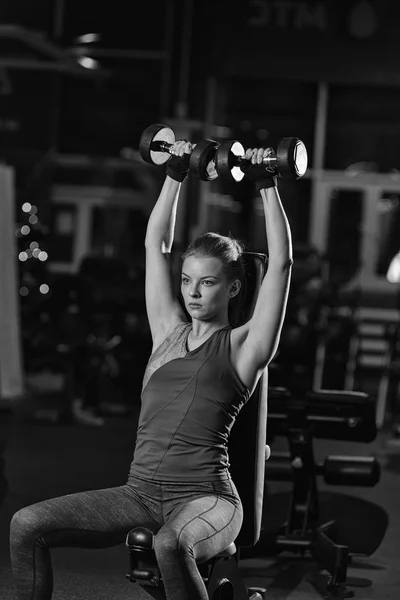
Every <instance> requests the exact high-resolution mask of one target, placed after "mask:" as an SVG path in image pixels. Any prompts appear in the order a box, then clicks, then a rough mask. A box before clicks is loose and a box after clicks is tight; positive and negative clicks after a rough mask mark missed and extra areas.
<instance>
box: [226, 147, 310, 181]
mask: <svg viewBox="0 0 400 600" xmlns="http://www.w3.org/2000/svg"><path fill="white" fill-rule="evenodd" d="M248 163H249V160H248V159H247V158H245V149H244V147H243V146H242V144H241V143H240V142H238V141H236V140H231V141H229V142H224V143H222V144H221V145H220V146H219V148H218V149H217V151H216V154H215V166H216V169H217V172H218V176H219V177H221V178H222V179H224V180H225V181H230V182H232V180H233V181H237V182H239V181H241V180H242V179H243V177H244V176H245V173H244V172H243V171H242V169H241V165H243V164H248ZM263 164H264V165H265V170H266V172H269V173H271V175H278V176H279V177H282V178H284V179H300V177H303V175H304V174H305V172H306V170H307V164H308V157H307V150H306V147H305V145H304V143H303V142H302V141H301V140H299V138H297V137H285V138H283V139H282V140H281V141H280V142H279V144H278V147H277V150H276V152H275V151H273V150H271V153H270V156H268V157H266V158H264V161H263Z"/></svg>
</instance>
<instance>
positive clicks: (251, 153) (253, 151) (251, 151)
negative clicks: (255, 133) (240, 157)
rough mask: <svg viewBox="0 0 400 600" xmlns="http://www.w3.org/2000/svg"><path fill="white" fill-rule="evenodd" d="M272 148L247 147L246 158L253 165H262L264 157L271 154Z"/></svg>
mask: <svg viewBox="0 0 400 600" xmlns="http://www.w3.org/2000/svg"><path fill="white" fill-rule="evenodd" d="M270 150H271V149H270V148H247V150H246V153H245V155H244V156H245V158H246V159H247V160H250V161H251V163H252V164H253V165H261V163H262V162H263V159H264V157H266V156H269V153H270Z"/></svg>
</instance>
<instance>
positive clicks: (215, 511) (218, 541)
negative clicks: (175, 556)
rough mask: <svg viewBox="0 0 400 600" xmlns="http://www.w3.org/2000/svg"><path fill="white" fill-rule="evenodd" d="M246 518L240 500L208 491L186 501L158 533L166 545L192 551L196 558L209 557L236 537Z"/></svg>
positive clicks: (198, 560) (157, 544)
mask: <svg viewBox="0 0 400 600" xmlns="http://www.w3.org/2000/svg"><path fill="white" fill-rule="evenodd" d="M242 522H243V509H242V505H241V503H232V502H230V501H229V500H227V499H225V498H223V497H221V496H217V495H209V496H203V497H198V498H195V499H193V500H189V501H187V502H185V503H183V504H182V505H181V506H180V507H178V508H176V509H175V510H174V511H173V512H172V513H171V514H170V516H169V518H168V520H167V522H166V523H165V525H164V526H163V527H162V528H161V529H160V530H159V532H158V533H157V535H156V539H157V538H158V543H156V547H157V546H158V547H160V542H161V543H162V545H163V546H164V547H171V546H175V548H177V549H178V550H183V551H189V552H190V553H191V552H193V557H194V558H195V560H196V562H198V563H201V562H204V561H206V560H209V559H210V558H212V557H213V556H215V555H216V554H217V553H218V552H222V551H223V550H225V548H227V546H229V544H230V543H231V542H233V541H235V539H236V538H237V536H238V534H239V532H240V528H241V526H242Z"/></svg>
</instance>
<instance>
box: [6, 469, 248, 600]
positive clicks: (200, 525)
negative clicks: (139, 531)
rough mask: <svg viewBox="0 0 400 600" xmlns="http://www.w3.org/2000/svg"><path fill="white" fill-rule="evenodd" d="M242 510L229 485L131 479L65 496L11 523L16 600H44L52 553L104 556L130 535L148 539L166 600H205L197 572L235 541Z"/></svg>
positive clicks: (228, 482) (28, 510)
mask: <svg viewBox="0 0 400 600" xmlns="http://www.w3.org/2000/svg"><path fill="white" fill-rule="evenodd" d="M242 520H243V510H242V505H241V502H240V498H239V496H238V493H237V490H236V488H235V486H234V484H233V482H232V480H230V479H227V480H225V481H218V482H210V481H206V482H192V483H165V482H163V483H161V482H153V481H147V480H143V479H139V478H137V477H133V476H131V477H130V478H129V480H128V482H127V483H126V484H125V485H122V486H119V487H115V488H108V489H102V490H92V491H87V492H80V493H76V494H69V495H67V496H61V497H59V498H54V499H51V500H45V501H43V502H39V503H37V504H33V505H31V506H27V507H25V508H22V509H21V510H19V511H18V512H17V513H15V515H14V516H13V518H12V521H11V527H10V549H11V561H12V569H13V576H14V580H15V585H16V588H17V592H18V600H50V598H51V596H52V591H53V572H52V565H51V555H50V549H51V548H60V547H71V548H72V547H79V548H107V547H111V546H115V545H117V544H122V543H124V542H125V538H126V535H127V533H128V531H129V530H130V529H132V528H133V527H136V526H144V527H148V528H149V529H152V530H153V531H154V532H156V534H155V538H154V539H155V554H156V557H157V562H158V565H159V568H160V571H161V575H162V577H163V582H164V589H165V594H166V597H167V600H172V599H173V600H189V599H190V600H207V599H208V594H207V591H206V588H205V585H204V582H203V579H202V577H201V575H200V574H199V571H198V568H197V564H196V563H201V562H204V561H206V560H208V559H209V558H211V557H212V556H214V555H215V554H217V553H218V552H221V551H222V550H224V549H225V548H226V547H227V546H228V545H229V544H230V543H231V542H232V541H234V540H235V539H236V537H237V535H238V534H239V531H240V528H241V525H242Z"/></svg>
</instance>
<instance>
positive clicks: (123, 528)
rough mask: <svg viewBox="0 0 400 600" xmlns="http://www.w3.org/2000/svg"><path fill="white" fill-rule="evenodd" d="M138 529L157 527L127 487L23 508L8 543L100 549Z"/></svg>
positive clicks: (56, 499) (16, 515) (13, 520)
mask: <svg viewBox="0 0 400 600" xmlns="http://www.w3.org/2000/svg"><path fill="white" fill-rule="evenodd" d="M139 525H141V526H146V527H149V528H151V529H153V530H154V531H156V530H157V529H158V527H159V526H158V525H157V523H156V522H155V520H154V519H153V518H152V516H151V515H150V514H149V512H148V510H147V508H146V506H145V504H144V503H143V502H142V501H141V500H140V497H139V496H138V495H137V494H136V493H135V492H134V491H132V489H130V488H129V486H119V487H115V488H107V489H100V490H90V491H85V492H79V493H75V494H68V495H66V496H60V497H58V498H52V499H50V500H45V501H43V502H38V503H37V504H33V505H31V506H27V507H25V508H22V509H21V510H20V511H18V512H17V513H16V514H15V515H14V517H13V519H12V522H11V543H12V542H13V539H15V538H19V539H21V537H22V538H25V539H27V538H30V539H32V538H34V539H35V541H36V540H37V539H38V538H41V539H42V541H44V542H45V544H46V545H48V546H49V547H57V546H79V547H84V548H101V547H107V546H110V545H115V544H119V543H122V542H124V540H125V536H126V534H127V532H128V531H129V530H130V529H131V528H133V527H135V526H139Z"/></svg>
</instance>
